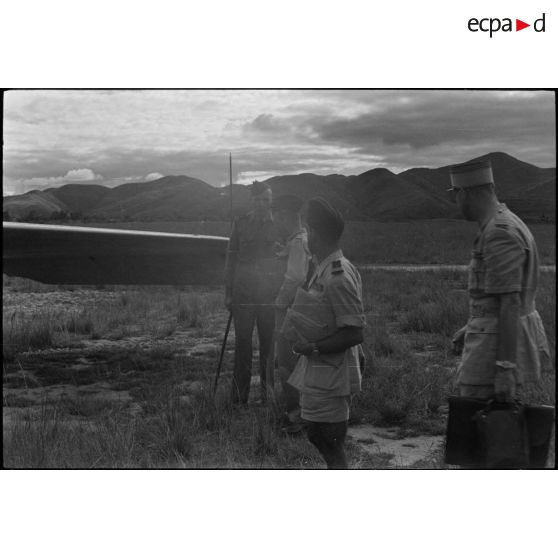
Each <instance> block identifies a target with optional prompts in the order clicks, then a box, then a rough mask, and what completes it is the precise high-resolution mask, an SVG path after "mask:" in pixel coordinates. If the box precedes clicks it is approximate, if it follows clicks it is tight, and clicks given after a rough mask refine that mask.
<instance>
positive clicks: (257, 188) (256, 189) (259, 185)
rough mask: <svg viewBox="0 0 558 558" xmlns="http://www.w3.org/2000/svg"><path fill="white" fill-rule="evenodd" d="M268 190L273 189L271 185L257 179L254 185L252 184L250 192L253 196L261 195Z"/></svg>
mask: <svg viewBox="0 0 558 558" xmlns="http://www.w3.org/2000/svg"><path fill="white" fill-rule="evenodd" d="M266 190H269V191H271V186H270V185H269V184H268V183H267V182H258V181H257V180H255V181H254V183H253V184H252V186H250V194H251V195H252V196H259V195H260V194H263V193H264V192H265V191H266Z"/></svg>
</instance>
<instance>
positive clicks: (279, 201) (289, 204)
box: [273, 194, 304, 213]
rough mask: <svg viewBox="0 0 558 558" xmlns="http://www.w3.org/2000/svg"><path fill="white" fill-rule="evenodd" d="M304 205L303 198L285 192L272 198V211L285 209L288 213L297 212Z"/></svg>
mask: <svg viewBox="0 0 558 558" xmlns="http://www.w3.org/2000/svg"><path fill="white" fill-rule="evenodd" d="M303 205H304V200H302V199H301V198H299V197H298V196H292V195H290V194H285V195H284V196H278V197H276V198H275V199H274V200H273V211H287V212H289V213H298V212H299V211H300V208H301V207H302V206H303Z"/></svg>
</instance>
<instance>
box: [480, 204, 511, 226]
mask: <svg viewBox="0 0 558 558" xmlns="http://www.w3.org/2000/svg"><path fill="white" fill-rule="evenodd" d="M506 209H507V207H506V204H505V203H499V204H498V205H497V206H496V211H494V213H492V215H490V217H487V218H486V219H485V220H484V221H483V222H482V223H481V226H480V229H481V231H483V230H484V229H485V227H486V225H488V223H490V221H492V220H493V219H494V217H496V215H498V213H502V211H505V210H506Z"/></svg>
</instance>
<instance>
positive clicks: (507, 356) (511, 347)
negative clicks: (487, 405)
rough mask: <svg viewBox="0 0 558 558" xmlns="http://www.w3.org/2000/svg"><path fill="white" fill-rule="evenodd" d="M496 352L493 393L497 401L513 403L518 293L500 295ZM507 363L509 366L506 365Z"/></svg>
mask: <svg viewBox="0 0 558 558" xmlns="http://www.w3.org/2000/svg"><path fill="white" fill-rule="evenodd" d="M499 298H500V314H499V318H498V323H499V335H498V352H497V362H498V363H501V364H495V366H496V374H495V378H494V393H495V396H496V399H497V400H498V401H513V399H514V397H515V392H516V387H517V369H516V368H515V367H514V366H511V365H515V364H516V352H517V350H516V348H517V336H518V332H519V307H520V298H519V293H506V294H502V295H500V297H499ZM508 363H509V364H508Z"/></svg>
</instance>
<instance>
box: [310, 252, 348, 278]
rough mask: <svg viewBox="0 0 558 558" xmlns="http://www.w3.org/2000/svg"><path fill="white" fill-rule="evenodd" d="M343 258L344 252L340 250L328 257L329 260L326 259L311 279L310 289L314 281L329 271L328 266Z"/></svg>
mask: <svg viewBox="0 0 558 558" xmlns="http://www.w3.org/2000/svg"><path fill="white" fill-rule="evenodd" d="M342 257H343V250H341V249H339V250H335V251H334V252H332V253H331V254H330V255H329V256H327V258H324V259H323V260H322V261H321V262H320V263H319V265H318V266H317V267H316V270H315V271H314V275H312V279H310V282H309V283H308V287H310V286H311V285H312V283H314V281H315V280H316V279H317V278H318V277H320V276H321V275H322V273H323V272H324V271H325V270H326V269H327V266H328V265H329V264H330V263H331V262H333V261H335V260H340V259H341V258H342Z"/></svg>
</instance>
